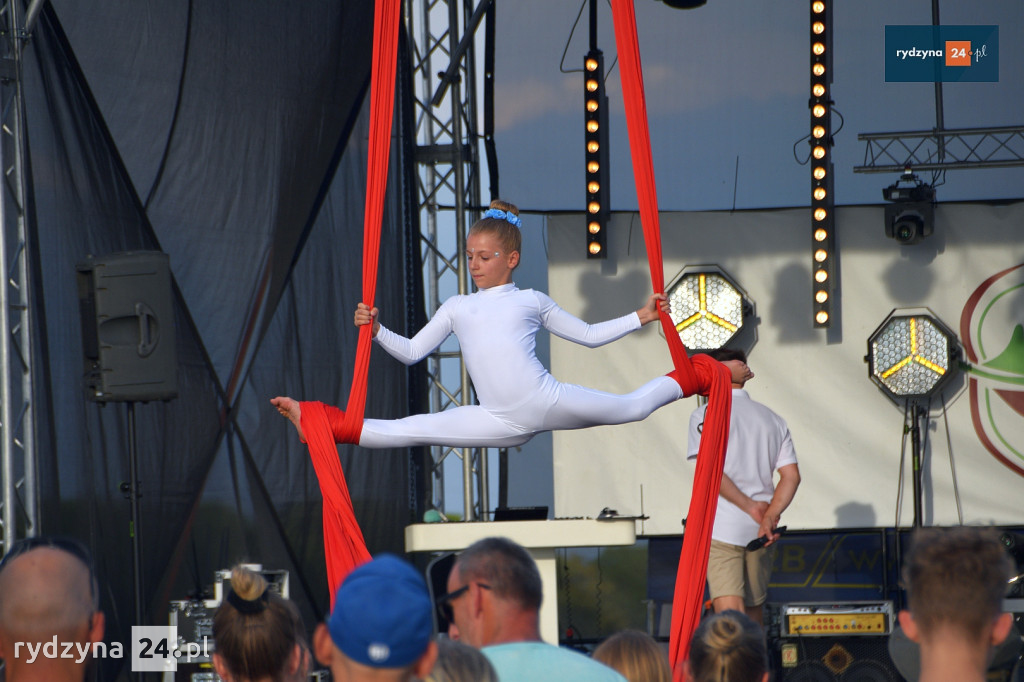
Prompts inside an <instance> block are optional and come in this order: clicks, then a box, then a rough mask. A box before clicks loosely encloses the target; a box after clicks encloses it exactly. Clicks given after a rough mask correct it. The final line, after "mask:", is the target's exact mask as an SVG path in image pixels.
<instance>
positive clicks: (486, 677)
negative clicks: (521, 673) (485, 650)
mask: <svg viewBox="0 0 1024 682" xmlns="http://www.w3.org/2000/svg"><path fill="white" fill-rule="evenodd" d="M424 682H498V673H497V672H495V670H494V666H492V665H491V662H490V661H489V660H488V659H487V657H486V656H484V655H483V654H482V653H480V651H479V649H474V648H473V647H471V646H469V645H468V644H464V643H463V642H459V641H457V640H454V639H448V638H447V637H441V638H440V639H438V640H437V662H436V663H435V664H434V669H433V670H431V671H430V674H429V675H427V676H426V677H425V678H424Z"/></svg>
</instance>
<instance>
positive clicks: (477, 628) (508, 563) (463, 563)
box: [440, 537, 543, 647]
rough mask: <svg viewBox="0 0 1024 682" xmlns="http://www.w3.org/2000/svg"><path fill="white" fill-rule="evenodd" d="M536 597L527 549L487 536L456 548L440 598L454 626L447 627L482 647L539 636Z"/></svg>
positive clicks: (539, 594)
mask: <svg viewBox="0 0 1024 682" xmlns="http://www.w3.org/2000/svg"><path fill="white" fill-rule="evenodd" d="M542 598H543V587H542V583H541V578H540V571H539V570H538V569H537V564H536V562H535V561H534V560H533V557H531V556H530V553H529V552H527V551H526V550H525V549H524V548H523V547H521V546H520V545H518V544H516V543H515V542H513V541H512V540H509V539H508V538H501V537H492V538H484V539H482V540H478V541H476V542H474V543H473V544H472V545H470V546H469V547H468V548H466V549H465V550H464V551H463V552H462V553H461V554H459V556H458V558H457V559H456V560H455V565H454V566H453V567H452V571H451V573H450V574H449V575H448V593H447V594H446V595H445V596H444V597H442V598H441V601H440V603H442V604H445V605H446V606H448V607H449V608H450V609H451V615H452V617H451V618H450V619H449V620H450V621H451V622H452V623H453V624H454V626H455V627H454V628H452V629H451V630H449V632H450V633H455V632H457V633H458V637H459V639H461V640H463V641H465V642H467V643H468V644H470V645H471V646H475V647H483V646H487V645H489V644H499V643H502V642H504V641H532V640H539V639H540V624H539V614H540V605H541V600H542ZM453 636H454V634H453Z"/></svg>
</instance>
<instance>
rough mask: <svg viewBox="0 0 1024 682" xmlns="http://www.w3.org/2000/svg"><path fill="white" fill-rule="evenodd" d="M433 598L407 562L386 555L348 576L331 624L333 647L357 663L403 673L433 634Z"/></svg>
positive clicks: (328, 626)
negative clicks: (394, 669) (399, 669)
mask: <svg viewBox="0 0 1024 682" xmlns="http://www.w3.org/2000/svg"><path fill="white" fill-rule="evenodd" d="M432 609H433V607H432V606H431V603H430V595H429V594H428V593H427V585H426V583H425V582H424V581H423V578H422V576H420V574H419V573H418V572H417V571H416V569H414V568H413V567H412V565H411V564H409V562H407V561H404V560H403V559H399V558H398V557H396V556H393V555H391V554H382V555H380V556H378V557H377V558H376V559H373V560H372V561H369V562H367V563H365V564H363V565H362V566H359V567H358V568H356V569H355V570H354V571H352V572H351V573H349V574H348V577H346V578H345V580H344V582H342V584H341V587H339V588H338V592H337V594H336V595H335V597H334V611H333V612H331V616H330V618H329V619H328V621H327V629H328V631H329V632H330V633H331V639H332V640H334V644H335V645H336V646H337V647H338V649H340V650H341V652H342V653H344V654H345V655H346V656H348V657H349V658H350V659H352V660H353V661H355V662H357V663H362V664H363V665H367V666H370V667H372V668H403V667H405V666H407V665H411V664H412V663H414V662H415V661H416V659H418V658H419V657H420V656H421V655H422V654H423V652H424V651H426V650H427V645H428V644H430V639H431V637H433V634H434V624H433V616H432Z"/></svg>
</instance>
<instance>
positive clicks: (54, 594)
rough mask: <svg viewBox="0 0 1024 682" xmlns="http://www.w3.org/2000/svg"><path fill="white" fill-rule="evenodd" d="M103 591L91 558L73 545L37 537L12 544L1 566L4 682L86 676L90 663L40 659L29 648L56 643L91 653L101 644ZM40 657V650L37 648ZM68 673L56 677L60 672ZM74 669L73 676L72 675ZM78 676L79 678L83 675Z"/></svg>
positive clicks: (0, 647) (0, 642) (0, 633)
mask: <svg viewBox="0 0 1024 682" xmlns="http://www.w3.org/2000/svg"><path fill="white" fill-rule="evenodd" d="M103 633H104V619H103V612H101V611H100V610H99V587H98V585H97V582H96V578H95V574H94V571H93V568H92V559H91V557H90V556H89V552H88V551H87V550H86V549H85V548H84V547H83V546H82V545H80V544H79V543H77V542H75V541H74V540H69V539H63V538H53V537H33V538H26V539H24V540H20V541H18V542H16V543H14V544H13V545H12V546H11V548H10V551H8V552H7V554H6V556H4V558H3V561H2V562H0V657H3V659H4V661H5V663H6V679H7V680H8V682H15V681H16V680H21V679H26V680H27V679H56V678H57V677H61V676H64V677H67V676H68V675H69V673H70V676H72V677H77V676H78V675H79V674H80V675H81V679H84V676H85V666H86V663H87V661H81V662H79V661H78V660H76V659H74V658H72V659H68V658H57V659H53V658H46V657H44V656H36V657H34V660H32V662H31V663H30V662H29V660H30V658H29V655H28V654H26V651H25V649H26V647H24V646H23V647H20V650H19V648H16V647H15V646H14V645H15V643H18V642H23V643H26V644H36V645H38V644H41V643H44V642H50V641H51V640H52V639H53V638H54V637H56V638H57V640H58V641H59V642H61V643H73V644H75V645H76V646H80V647H82V648H85V647H88V648H89V649H90V650H91V647H92V644H93V643H95V642H101V641H103ZM37 651H38V648H37ZM65 669H66V670H67V671H68V672H64V673H58V670H65ZM72 669H75V671H74V672H71V670H72ZM79 670H80V673H79Z"/></svg>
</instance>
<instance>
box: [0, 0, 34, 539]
mask: <svg viewBox="0 0 1024 682" xmlns="http://www.w3.org/2000/svg"><path fill="white" fill-rule="evenodd" d="M0 4H2V9H0V106H2V109H0V119H2V120H0V123H2V127H0V167H2V168H3V174H4V183H3V188H2V189H0V225H2V227H3V238H2V239H0V268H2V279H3V284H2V286H0V330H2V331H3V340H2V342H0V368H2V371H3V381H2V382H0V434H2V438H0V479H2V481H0V485H2V487H3V501H2V504H3V510H2V514H0V521H2V523H3V552H4V553H6V552H7V550H8V548H9V547H10V546H11V544H12V543H13V542H14V541H15V540H17V539H18V538H19V537H29V536H33V535H35V534H36V533H37V532H38V518H39V503H38V494H37V488H38V484H37V480H36V453H35V439H34V436H35V423H34V415H33V409H32V407H33V404H32V399H33V395H34V393H33V390H32V348H33V344H32V326H31V324H30V317H31V307H30V290H29V282H30V277H29V271H28V263H29V259H28V248H29V246H28V229H27V228H28V224H27V221H28V215H27V213H26V210H27V208H26V207H27V202H26V198H27V196H28V192H27V189H26V182H27V177H26V174H25V153H26V141H25V135H26V132H25V130H26V129H25V105H24V98H23V93H22V78H21V75H22V51H23V50H24V49H25V47H26V45H27V44H28V36H29V35H30V32H31V28H32V24H33V23H34V20H35V17H36V15H37V13H38V11H39V10H40V9H41V6H42V3H41V2H39V1H38V0H35V1H33V2H32V3H30V5H29V7H28V9H27V11H23V5H22V3H21V2H19V0H5V1H4V2H2V3H0Z"/></svg>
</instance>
